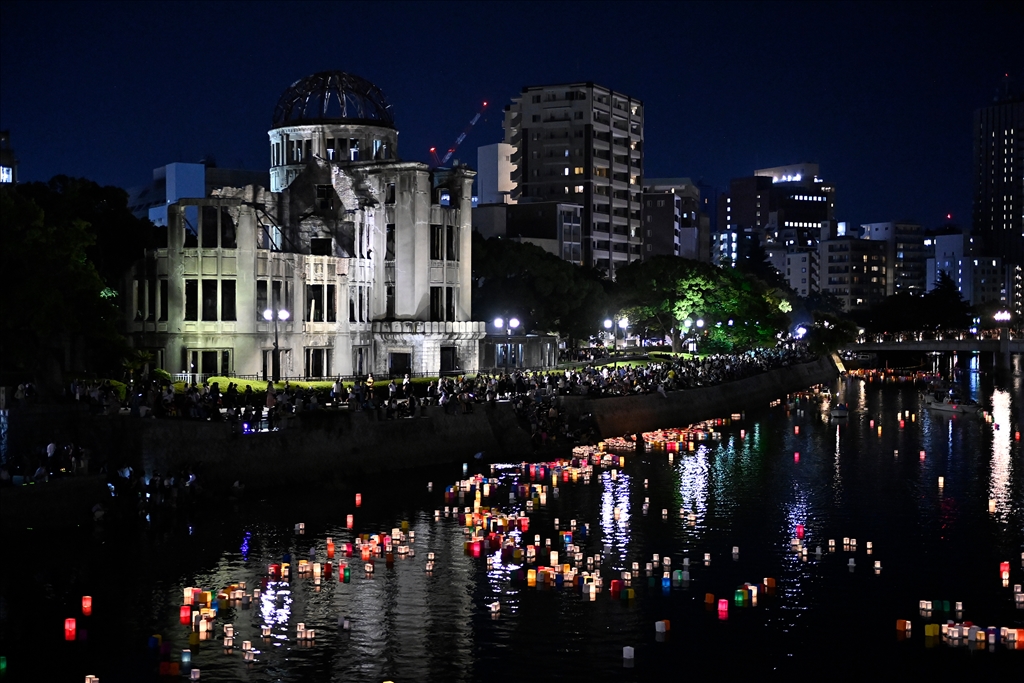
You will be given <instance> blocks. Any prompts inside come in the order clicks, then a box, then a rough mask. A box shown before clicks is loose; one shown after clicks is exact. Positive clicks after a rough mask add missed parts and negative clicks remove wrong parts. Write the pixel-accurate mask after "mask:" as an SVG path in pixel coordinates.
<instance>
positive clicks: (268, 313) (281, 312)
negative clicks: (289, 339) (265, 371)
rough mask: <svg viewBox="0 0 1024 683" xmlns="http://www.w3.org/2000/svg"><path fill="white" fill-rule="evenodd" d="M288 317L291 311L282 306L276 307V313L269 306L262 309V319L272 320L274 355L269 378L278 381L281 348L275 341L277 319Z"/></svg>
mask: <svg viewBox="0 0 1024 683" xmlns="http://www.w3.org/2000/svg"><path fill="white" fill-rule="evenodd" d="M290 317H291V313H289V312H288V311H286V310H285V309H283V308H281V309H278V311H277V312H276V314H275V312H274V311H273V310H272V309H269V308H268V309H266V310H265V311H263V319H264V320H266V321H267V322H270V321H274V357H273V360H272V361H271V366H272V367H271V379H272V380H273V381H274V382H280V381H281V350H280V348H278V343H277V342H278V331H277V321H278V320H288V318H290Z"/></svg>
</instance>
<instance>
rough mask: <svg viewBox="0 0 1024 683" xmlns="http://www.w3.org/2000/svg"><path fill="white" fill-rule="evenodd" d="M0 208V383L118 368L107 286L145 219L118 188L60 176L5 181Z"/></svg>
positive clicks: (143, 230) (115, 281)
mask: <svg viewBox="0 0 1024 683" xmlns="http://www.w3.org/2000/svg"><path fill="white" fill-rule="evenodd" d="M0 208H2V213H0V269H2V270H0V272H3V273H4V277H5V280H6V287H5V292H4V293H5V296H4V315H3V317H2V318H3V319H2V323H0V325H2V329H0V344H2V347H0V368H2V375H3V379H4V381H5V382H12V383H16V382H22V381H25V380H32V381H34V382H35V383H36V385H37V386H38V387H39V388H40V389H41V390H42V391H46V390H47V389H55V388H56V387H58V386H60V385H61V384H62V372H63V371H67V370H75V371H80V372H93V373H106V372H110V373H117V374H120V372H119V371H120V366H121V361H122V359H123V358H124V356H125V355H126V353H127V350H128V345H127V342H126V340H125V338H124V337H123V336H122V335H121V334H120V333H119V330H120V329H121V323H122V320H121V317H122V316H121V313H120V311H119V309H118V307H117V305H116V302H117V293H116V292H117V289H118V285H119V284H120V278H121V277H122V276H123V273H124V271H125V270H126V269H127V267H128V266H129V265H130V263H131V261H132V260H133V258H137V257H138V255H140V254H141V251H142V247H141V246H140V245H141V244H144V241H145V240H148V239H152V236H153V232H152V224H151V223H149V221H139V220H138V219H135V218H134V217H133V216H132V215H131V213H130V212H128V210H127V195H126V194H125V193H124V191H123V190H120V189H118V188H101V187H100V186H98V185H96V184H95V183H92V182H90V181H86V180H80V179H68V178H66V177H63V176H58V177H57V178H54V180H52V181H50V183H49V184H44V183H31V184H27V185H19V186H17V187H13V188H5V189H4V190H2V191H0ZM98 234H99V235H102V239H99V238H98V237H97V235H98ZM118 235H120V236H121V237H120V239H119V237H118ZM136 247H138V250H137V251H135V249H136ZM132 251H134V256H132V254H131V253H129V252H132ZM94 259H96V260H97V261H99V262H100V263H101V264H102V265H103V270H104V274H101V271H100V269H98V268H97V265H96V261H94ZM113 376H116V375H113Z"/></svg>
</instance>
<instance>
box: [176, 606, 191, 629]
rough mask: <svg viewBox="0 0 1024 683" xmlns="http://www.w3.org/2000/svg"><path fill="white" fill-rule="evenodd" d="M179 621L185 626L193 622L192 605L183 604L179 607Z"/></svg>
mask: <svg viewBox="0 0 1024 683" xmlns="http://www.w3.org/2000/svg"><path fill="white" fill-rule="evenodd" d="M178 621H180V622H181V623H182V624H183V625H184V626H188V625H189V624H191V623H192V606H191V605H182V606H181V607H179V608H178Z"/></svg>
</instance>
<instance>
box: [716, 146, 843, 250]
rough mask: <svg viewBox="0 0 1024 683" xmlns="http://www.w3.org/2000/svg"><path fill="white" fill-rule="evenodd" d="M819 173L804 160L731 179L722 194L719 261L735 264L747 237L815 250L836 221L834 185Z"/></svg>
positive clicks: (767, 245)
mask: <svg viewBox="0 0 1024 683" xmlns="http://www.w3.org/2000/svg"><path fill="white" fill-rule="evenodd" d="M819 173H820V169H819V166H818V164H813V163H800V164H791V165H788V166H775V167H772V168H762V169H758V170H756V171H754V175H753V176H748V177H745V178H735V179H733V180H732V181H731V182H730V183H729V192H728V193H726V194H723V195H722V196H721V197H720V198H719V204H718V228H717V230H716V234H715V235H714V236H713V238H712V240H713V242H716V243H717V249H716V251H717V254H716V259H715V260H716V262H717V263H718V264H719V265H731V266H735V265H736V263H737V261H738V260H739V258H740V257H741V255H740V251H742V244H743V242H744V241H747V242H751V243H753V242H757V243H760V244H761V245H762V246H764V248H765V249H766V250H770V249H771V248H772V247H781V248H784V249H785V250H786V252H790V251H817V250H818V242H819V241H820V239H821V231H822V229H823V228H825V227H827V225H828V224H830V222H832V221H834V220H835V186H834V185H832V184H831V183H826V182H825V181H824V180H822V179H821V177H819ZM734 246H735V247H737V249H733V247H734Z"/></svg>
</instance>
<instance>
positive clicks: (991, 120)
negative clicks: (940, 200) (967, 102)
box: [972, 80, 1024, 265]
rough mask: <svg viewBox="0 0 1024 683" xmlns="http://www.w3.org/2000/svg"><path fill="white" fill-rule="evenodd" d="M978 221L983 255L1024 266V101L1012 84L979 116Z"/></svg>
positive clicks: (976, 228) (976, 118) (976, 152)
mask: <svg viewBox="0 0 1024 683" xmlns="http://www.w3.org/2000/svg"><path fill="white" fill-rule="evenodd" d="M972 219H973V230H972V232H973V234H974V235H975V236H977V237H980V238H981V248H982V254H983V255H985V256H996V257H999V258H1002V259H1004V260H1005V261H1006V263H1008V264H1013V265H1024V95H1022V94H1021V92H1019V91H1014V90H1013V89H1011V87H1010V83H1009V81H1008V80H1007V81H1005V82H1004V83H1003V86H1002V88H1001V90H1000V92H999V94H998V95H997V96H996V98H995V101H994V102H993V103H992V104H991V105H990V106H988V107H982V108H981V109H978V110H976V111H975V112H974V208H973V216H972Z"/></svg>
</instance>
